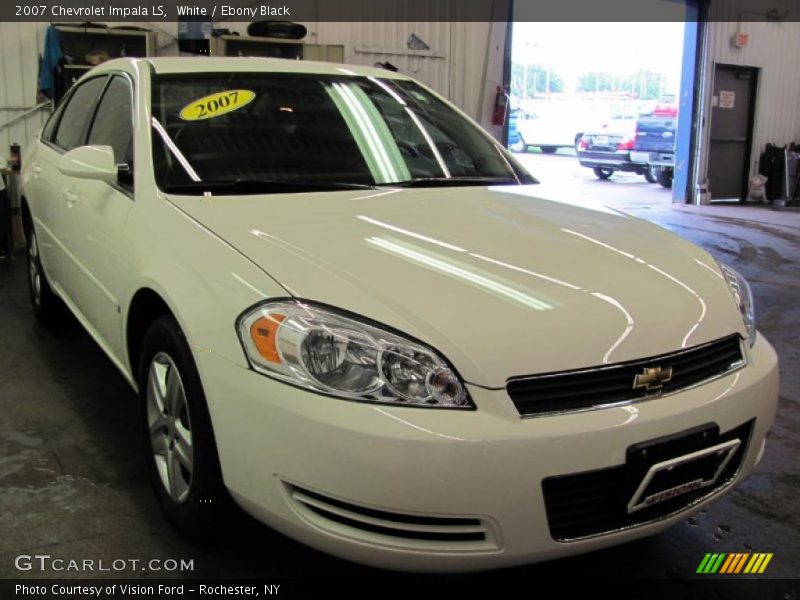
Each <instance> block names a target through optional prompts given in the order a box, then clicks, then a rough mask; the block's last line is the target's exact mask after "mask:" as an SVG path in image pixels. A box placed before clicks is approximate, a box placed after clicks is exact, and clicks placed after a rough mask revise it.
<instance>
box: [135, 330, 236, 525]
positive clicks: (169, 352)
mask: <svg viewBox="0 0 800 600" xmlns="http://www.w3.org/2000/svg"><path fill="white" fill-rule="evenodd" d="M140 365H141V368H140V373H139V394H140V398H141V404H142V432H143V434H144V438H145V444H144V445H145V453H146V461H147V467H148V472H149V474H150V480H151V483H152V485H153V489H154V491H155V493H156V497H157V498H158V501H159V504H160V505H161V508H162V510H163V511H164V513H165V514H166V516H167V519H168V520H169V521H170V523H171V524H172V525H173V526H174V527H175V528H176V529H177V530H178V531H179V532H181V533H182V534H183V535H185V536H187V537H189V538H193V539H199V538H206V537H210V536H213V535H215V534H217V533H219V532H220V530H221V528H220V527H219V526H220V524H221V522H220V516H221V515H223V514H227V513H228V509H229V507H230V503H231V500H230V498H229V496H228V494H227V492H226V490H225V488H224V485H223V483H222V472H221V469H220V465H219V458H218V456H217V447H216V441H215V439H214V432H213V429H212V427H211V418H210V416H209V413H208V407H207V406H206V400H205V395H204V393H203V387H202V385H201V383H200V376H199V374H198V372H197V367H196V366H195V363H194V359H193V358H192V355H191V352H190V350H189V346H188V344H187V343H186V338H185V336H184V335H183V332H182V331H181V329H180V327H179V326H178V323H177V322H176V321H175V319H174V318H173V317H171V316H168V315H165V316H162V317H159V318H158V319H156V321H154V322H153V324H152V325H151V326H150V328H149V329H148V331H147V334H146V335H145V339H144V344H143V350H142V354H141V362H140Z"/></svg>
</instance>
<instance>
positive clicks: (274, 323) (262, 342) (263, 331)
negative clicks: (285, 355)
mask: <svg viewBox="0 0 800 600" xmlns="http://www.w3.org/2000/svg"><path fill="white" fill-rule="evenodd" d="M285 318H286V317H285V316H284V315H279V314H274V315H270V316H268V317H261V318H260V319H258V320H257V321H255V322H254V323H253V324H252V325H251V326H250V338H251V339H252V340H253V344H255V347H256V350H258V353H259V354H260V355H261V356H262V357H263V358H264V360H268V361H269V362H273V363H276V364H281V362H282V361H281V355H280V354H279V353H278V347H277V345H276V340H277V333H278V327H280V325H281V321H283V320H284V319H285Z"/></svg>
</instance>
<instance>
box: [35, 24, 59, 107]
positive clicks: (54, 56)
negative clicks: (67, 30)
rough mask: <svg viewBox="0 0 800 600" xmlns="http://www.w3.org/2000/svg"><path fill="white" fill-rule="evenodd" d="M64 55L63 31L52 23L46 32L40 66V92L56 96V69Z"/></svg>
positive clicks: (51, 96) (50, 96)
mask: <svg viewBox="0 0 800 600" xmlns="http://www.w3.org/2000/svg"><path fill="white" fill-rule="evenodd" d="M63 57H64V55H63V53H62V52H61V32H60V31H59V30H58V29H56V28H55V27H53V26H52V25H50V27H48V28H47V31H46V32H45V37H44V52H43V54H42V62H41V64H40V66H39V92H41V93H42V94H44V95H45V96H47V97H48V98H53V97H54V96H55V87H56V78H55V71H56V69H57V68H58V66H59V63H60V62H61V59H62V58H63Z"/></svg>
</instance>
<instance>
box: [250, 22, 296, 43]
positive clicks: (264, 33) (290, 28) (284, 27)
mask: <svg viewBox="0 0 800 600" xmlns="http://www.w3.org/2000/svg"><path fill="white" fill-rule="evenodd" d="M306 33H308V29H306V27H305V25H301V24H300V23H291V22H289V21H254V22H253V23H250V24H249V25H248V26H247V35H250V36H253V37H273V38H283V39H287V40H302V39H303V38H304V37H306Z"/></svg>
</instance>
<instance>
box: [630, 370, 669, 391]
mask: <svg viewBox="0 0 800 600" xmlns="http://www.w3.org/2000/svg"><path fill="white" fill-rule="evenodd" d="M670 379H672V367H667V368H666V369H662V368H661V367H645V370H644V373H639V374H638V375H637V376H636V377H635V378H634V380H633V389H635V390H638V389H639V388H645V389H646V390H647V391H648V392H650V391H654V390H660V389H661V387H662V386H663V385H664V384H665V383H667V382H668V381H669V380H670Z"/></svg>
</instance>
